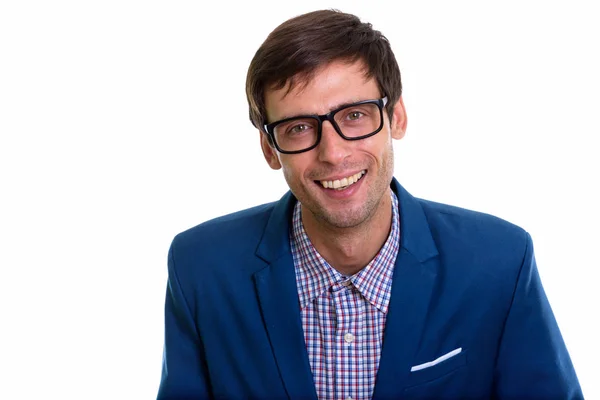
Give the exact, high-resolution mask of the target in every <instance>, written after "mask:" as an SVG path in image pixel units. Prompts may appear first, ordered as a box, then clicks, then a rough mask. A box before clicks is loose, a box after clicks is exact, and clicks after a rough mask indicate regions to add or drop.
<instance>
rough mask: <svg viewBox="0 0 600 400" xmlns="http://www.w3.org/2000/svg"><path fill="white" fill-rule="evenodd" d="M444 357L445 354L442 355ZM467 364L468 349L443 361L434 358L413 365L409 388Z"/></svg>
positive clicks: (438, 377) (447, 373) (451, 372)
mask: <svg viewBox="0 0 600 400" xmlns="http://www.w3.org/2000/svg"><path fill="white" fill-rule="evenodd" d="M442 357H443V356H442ZM466 365H467V351H465V350H462V349H461V351H460V352H459V353H457V354H454V355H452V356H450V357H448V358H445V359H443V360H441V361H439V360H437V359H436V360H434V361H431V362H428V363H424V364H419V365H417V366H415V367H413V370H412V371H411V372H410V376H409V378H408V385H407V387H406V388H407V389H409V388H411V387H414V386H417V385H422V384H425V383H428V382H432V381H435V380H437V379H440V378H442V377H445V376H447V375H450V374H453V373H454V372H455V371H457V370H459V369H460V368H462V367H464V366H466Z"/></svg>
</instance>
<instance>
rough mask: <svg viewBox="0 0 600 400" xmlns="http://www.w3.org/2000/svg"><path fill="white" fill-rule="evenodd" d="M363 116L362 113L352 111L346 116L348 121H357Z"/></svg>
mask: <svg viewBox="0 0 600 400" xmlns="http://www.w3.org/2000/svg"><path fill="white" fill-rule="evenodd" d="M362 116H363V113H361V112H360V111H352V112H351V113H349V114H348V119H349V120H357V119H359V118H361V117H362Z"/></svg>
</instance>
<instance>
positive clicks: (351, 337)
mask: <svg viewBox="0 0 600 400" xmlns="http://www.w3.org/2000/svg"><path fill="white" fill-rule="evenodd" d="M332 298H333V303H334V307H335V312H336V320H337V324H336V330H335V340H334V348H335V358H336V362H335V363H334V365H335V393H336V394H335V398H336V399H348V400H350V399H353V400H356V399H360V398H363V397H362V388H363V387H364V382H363V381H364V373H365V371H364V363H363V362H362V360H363V357H364V354H362V353H363V348H362V346H361V341H362V340H363V338H364V332H363V329H364V326H363V325H364V314H365V304H364V302H363V301H362V299H361V296H360V294H359V293H358V291H357V290H356V289H355V288H354V287H353V286H352V284H351V282H350V281H346V282H344V283H339V284H336V285H334V286H333V287H332Z"/></svg>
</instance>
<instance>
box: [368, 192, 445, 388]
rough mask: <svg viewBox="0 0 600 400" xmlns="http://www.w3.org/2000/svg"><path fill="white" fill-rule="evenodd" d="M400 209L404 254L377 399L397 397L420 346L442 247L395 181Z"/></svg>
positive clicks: (418, 208)
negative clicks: (438, 253)
mask: <svg viewBox="0 0 600 400" xmlns="http://www.w3.org/2000/svg"><path fill="white" fill-rule="evenodd" d="M392 188H393V189H394V191H396V193H397V194H398V199H399V203H400V204H399V207H400V224H401V225H400V235H401V236H400V251H399V252H398V257H397V259H396V265H395V269H394V281H393V284H392V296H391V299H390V306H389V311H388V315H387V319H386V326H385V332H384V337H383V348H382V352H381V359H380V362H379V371H378V373H377V380H376V384H375V392H374V395H373V399H386V398H394V397H396V396H398V389H399V388H402V387H403V386H404V382H406V379H407V378H408V375H409V374H410V367H411V362H412V360H413V356H414V354H415V353H416V352H417V350H418V348H419V344H420V339H421V334H422V331H423V328H424V325H425V322H426V321H425V319H426V316H427V310H428V308H429V303H430V300H431V296H432V294H433V290H434V286H435V283H436V277H437V265H438V259H437V257H436V256H437V248H436V246H435V242H434V241H433V238H432V236H431V232H430V230H429V224H428V223H427V219H426V217H425V214H424V212H423V209H422V207H421V204H420V203H419V202H418V201H417V200H416V199H415V198H413V197H412V196H411V195H410V194H409V193H408V192H406V191H405V190H404V189H403V188H402V187H401V186H400V185H399V184H398V182H397V181H396V180H394V181H393V182H392Z"/></svg>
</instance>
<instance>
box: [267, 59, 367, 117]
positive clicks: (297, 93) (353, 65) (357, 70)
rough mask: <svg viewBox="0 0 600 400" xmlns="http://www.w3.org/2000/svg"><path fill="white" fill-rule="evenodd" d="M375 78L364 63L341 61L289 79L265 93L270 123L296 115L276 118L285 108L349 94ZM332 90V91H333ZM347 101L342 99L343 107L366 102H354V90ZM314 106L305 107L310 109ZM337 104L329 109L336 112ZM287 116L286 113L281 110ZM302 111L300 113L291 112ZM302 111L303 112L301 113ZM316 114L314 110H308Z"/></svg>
mask: <svg viewBox="0 0 600 400" xmlns="http://www.w3.org/2000/svg"><path fill="white" fill-rule="evenodd" d="M357 76H360V77H361V78H362V79H360V82H357V81H356V80H357ZM373 79H374V78H373V77H372V76H370V74H369V70H368V68H367V67H366V65H365V63H364V62H362V61H360V60H359V61H355V62H348V61H337V62H332V63H329V64H326V65H323V66H321V67H319V68H317V69H315V70H314V71H310V72H300V73H298V74H296V75H294V76H293V77H292V78H290V79H288V80H287V81H286V82H285V84H284V85H283V86H281V84H279V85H278V84H277V83H273V84H271V85H269V86H268V88H267V90H266V91H265V106H266V111H267V117H268V119H269V121H273V119H272V118H274V117H276V118H277V119H283V118H287V117H290V116H292V115H272V114H273V113H275V114H280V112H279V110H278V109H280V108H286V107H285V104H292V103H293V104H294V105H296V106H303V104H301V103H300V102H301V101H302V99H311V100H312V101H310V103H314V102H315V101H314V100H315V99H316V98H321V97H324V96H327V95H328V94H330V93H331V92H336V91H340V90H347V89H348V88H355V87H356V86H357V84H358V86H362V84H366V83H368V82H369V81H370V80H373ZM329 89H331V90H329ZM347 91H348V96H350V97H347V98H344V99H340V102H341V103H340V105H341V104H343V103H347V102H349V101H352V100H354V101H358V100H363V99H359V98H356V99H352V98H351V97H352V96H353V94H352V90H347ZM311 105H312V104H304V106H306V107H310V106H311ZM336 105H337V104H329V108H335V106H336ZM281 111H283V112H284V113H285V111H284V110H281ZM291 111H298V110H291ZM300 111H302V110H300ZM306 111H307V112H308V111H311V112H315V111H314V110H306Z"/></svg>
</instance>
